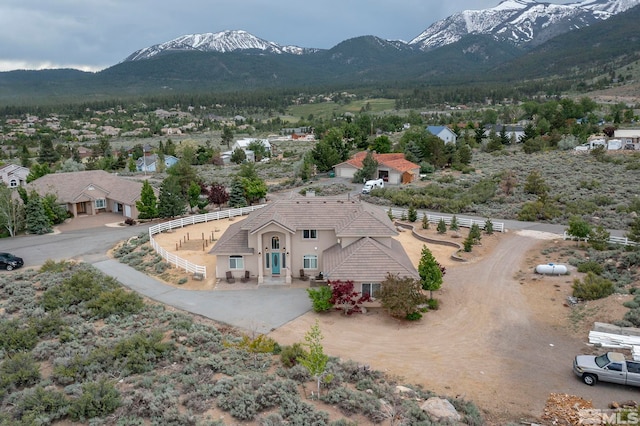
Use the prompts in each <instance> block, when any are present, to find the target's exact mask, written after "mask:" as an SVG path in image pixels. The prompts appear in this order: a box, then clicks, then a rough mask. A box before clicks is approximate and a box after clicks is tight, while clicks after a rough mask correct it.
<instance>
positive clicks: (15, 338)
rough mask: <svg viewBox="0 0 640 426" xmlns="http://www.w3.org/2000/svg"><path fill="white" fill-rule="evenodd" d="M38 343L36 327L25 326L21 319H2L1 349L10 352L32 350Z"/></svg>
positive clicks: (0, 329)
mask: <svg viewBox="0 0 640 426" xmlns="http://www.w3.org/2000/svg"><path fill="white" fill-rule="evenodd" d="M37 343H38V332H37V330H36V329H35V328H34V327H24V326H22V322H21V321H20V320H0V349H2V350H4V351H6V352H8V353H13V352H20V351H30V350H31V349H33V348H35V346H36V344H37Z"/></svg>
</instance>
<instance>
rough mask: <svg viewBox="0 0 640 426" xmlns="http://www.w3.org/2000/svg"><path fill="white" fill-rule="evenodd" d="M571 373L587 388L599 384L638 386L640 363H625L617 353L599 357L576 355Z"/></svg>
mask: <svg viewBox="0 0 640 426" xmlns="http://www.w3.org/2000/svg"><path fill="white" fill-rule="evenodd" d="M573 372H574V373H576V375H577V376H578V377H580V378H581V379H582V381H583V382H585V383H586V384H588V385H589V386H593V385H595V384H596V383H597V382H598V380H600V381H601V382H610V383H618V384H621V385H630V386H640V362H635V361H627V360H626V359H624V355H623V354H621V353H618V352H607V353H605V354H602V355H599V356H593V355H578V356H576V358H575V359H574V360H573Z"/></svg>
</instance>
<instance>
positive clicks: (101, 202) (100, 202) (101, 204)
mask: <svg viewBox="0 0 640 426" xmlns="http://www.w3.org/2000/svg"><path fill="white" fill-rule="evenodd" d="M105 207H107V200H105V199H104V198H99V199H97V200H96V209H104V208H105Z"/></svg>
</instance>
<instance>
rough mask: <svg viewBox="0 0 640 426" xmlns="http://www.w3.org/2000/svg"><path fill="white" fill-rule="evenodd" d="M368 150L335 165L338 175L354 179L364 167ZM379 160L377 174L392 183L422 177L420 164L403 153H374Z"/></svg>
mask: <svg viewBox="0 0 640 426" xmlns="http://www.w3.org/2000/svg"><path fill="white" fill-rule="evenodd" d="M366 156H367V152H366V151H361V152H358V153H357V154H355V155H354V156H353V157H351V158H350V159H348V160H347V161H345V162H343V163H340V164H336V165H335V166H333V169H334V171H335V174H336V176H337V177H343V178H349V179H353V176H354V175H355V173H356V171H358V170H360V169H362V160H364V159H365V157H366ZM373 158H374V159H375V160H376V161H377V162H378V170H377V173H376V176H377V178H378V179H383V180H384V181H385V182H387V183H390V184H396V185H397V184H401V183H410V182H413V181H414V180H416V179H418V178H419V177H420V166H419V165H417V164H415V163H412V162H411V161H409V160H406V159H405V158H404V154H402V153H391V154H373Z"/></svg>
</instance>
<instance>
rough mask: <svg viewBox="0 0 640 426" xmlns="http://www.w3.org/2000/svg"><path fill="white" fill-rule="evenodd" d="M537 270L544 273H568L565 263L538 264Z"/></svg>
mask: <svg viewBox="0 0 640 426" xmlns="http://www.w3.org/2000/svg"><path fill="white" fill-rule="evenodd" d="M536 272H537V273H538V274H543V275H565V274H566V273H567V267H566V266H565V265H556V264H555V263H547V264H544V265H538V266H536Z"/></svg>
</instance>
